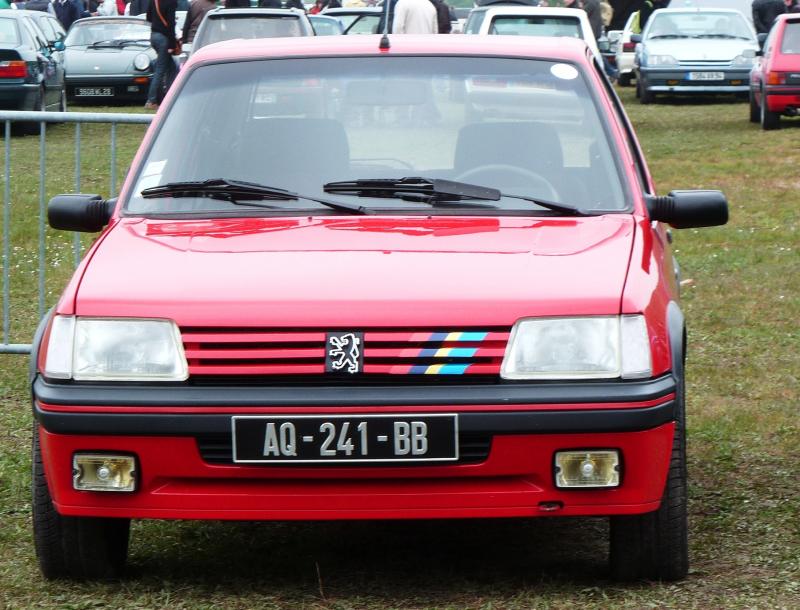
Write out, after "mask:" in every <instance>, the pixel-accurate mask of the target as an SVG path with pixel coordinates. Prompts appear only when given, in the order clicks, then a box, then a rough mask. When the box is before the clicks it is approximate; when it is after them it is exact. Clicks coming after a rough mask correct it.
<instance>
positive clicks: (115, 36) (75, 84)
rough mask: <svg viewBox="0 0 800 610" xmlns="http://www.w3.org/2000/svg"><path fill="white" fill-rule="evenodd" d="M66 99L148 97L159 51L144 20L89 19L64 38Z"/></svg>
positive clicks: (135, 18)
mask: <svg viewBox="0 0 800 610" xmlns="http://www.w3.org/2000/svg"><path fill="white" fill-rule="evenodd" d="M65 44H66V46H67V50H66V63H65V67H66V82H67V95H68V96H69V98H70V99H71V100H75V101H77V100H80V101H81V102H102V103H108V102H111V101H113V102H122V101H125V102H141V101H144V100H146V99H147V92H148V89H149V88H150V79H151V78H152V77H153V69H154V63H155V58H156V52H155V51H154V50H153V48H152V47H151V46H150V24H149V23H148V22H147V21H145V20H144V19H143V18H142V17H87V18H86V19H79V20H78V21H76V22H75V23H73V24H72V27H70V29H69V33H68V34H67V38H66V40H65Z"/></svg>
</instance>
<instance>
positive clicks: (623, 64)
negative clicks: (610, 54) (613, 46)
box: [615, 12, 636, 87]
mask: <svg viewBox="0 0 800 610" xmlns="http://www.w3.org/2000/svg"><path fill="white" fill-rule="evenodd" d="M635 18H636V13H635V12H633V13H631V14H630V16H629V17H628V20H627V21H626V22H625V27H624V28H623V30H622V35H621V36H620V37H619V42H618V43H617V51H616V55H615V57H616V60H617V82H618V83H619V84H620V86H621V87H630V86H631V81H632V80H633V79H634V78H635V76H636V72H635V71H634V66H633V60H634V57H635V55H636V53H635V51H636V43H635V42H633V41H632V40H631V36H633V35H634V34H635V32H634V31H633V26H634V23H635Z"/></svg>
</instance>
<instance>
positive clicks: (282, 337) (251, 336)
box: [181, 327, 510, 383]
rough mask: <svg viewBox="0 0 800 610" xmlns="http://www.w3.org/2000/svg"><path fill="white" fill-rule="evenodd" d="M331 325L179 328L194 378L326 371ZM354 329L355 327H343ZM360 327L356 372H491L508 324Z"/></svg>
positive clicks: (355, 378) (500, 354) (495, 370)
mask: <svg viewBox="0 0 800 610" xmlns="http://www.w3.org/2000/svg"><path fill="white" fill-rule="evenodd" d="M333 330H335V329H302V330H287V329H265V328H198V327H186V328H182V329H181V335H182V337H183V344H184V349H185V350H186V358H187V360H188V363H189V375H190V376H191V377H192V378H194V379H201V378H220V377H222V378H224V377H226V376H238V377H239V378H241V377H245V378H251V379H253V378H258V377H262V378H264V377H266V378H275V376H307V377H310V378H315V377H316V376H323V375H325V343H326V336H327V332H330V331H333ZM347 330H354V329H347ZM355 330H358V331H359V332H363V336H364V345H363V356H364V363H363V371H362V372H361V373H360V374H355V375H348V376H347V379H348V380H350V381H351V382H353V383H358V380H359V378H361V379H362V380H363V379H367V378H374V377H377V376H392V375H493V376H497V375H498V374H499V373H500V365H501V364H502V361H503V355H504V354H505V348H506V343H508V338H509V334H510V330H509V329H508V328H482V329H475V328H470V329H458V330H441V329H402V328H401V329H398V328H390V329H355Z"/></svg>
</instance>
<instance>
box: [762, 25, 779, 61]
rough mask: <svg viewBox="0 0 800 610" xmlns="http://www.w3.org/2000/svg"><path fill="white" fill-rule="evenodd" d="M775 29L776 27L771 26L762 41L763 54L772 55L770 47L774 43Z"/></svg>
mask: <svg viewBox="0 0 800 610" xmlns="http://www.w3.org/2000/svg"><path fill="white" fill-rule="evenodd" d="M775 30H776V28H771V29H770V31H769V34H768V35H767V39H766V40H765V41H764V55H772V47H773V46H774V44H775Z"/></svg>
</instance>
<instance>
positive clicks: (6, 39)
mask: <svg viewBox="0 0 800 610" xmlns="http://www.w3.org/2000/svg"><path fill="white" fill-rule="evenodd" d="M19 43H20V40H19V32H17V24H16V23H14V19H3V18H0V44H2V45H18V44H19Z"/></svg>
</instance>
